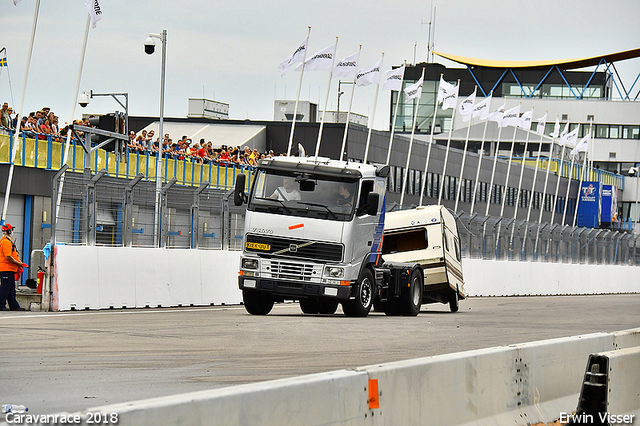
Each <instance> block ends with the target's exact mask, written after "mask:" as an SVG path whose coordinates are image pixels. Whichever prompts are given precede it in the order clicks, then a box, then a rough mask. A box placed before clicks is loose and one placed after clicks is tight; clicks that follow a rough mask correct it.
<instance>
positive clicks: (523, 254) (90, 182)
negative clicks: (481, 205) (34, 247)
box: [53, 173, 640, 265]
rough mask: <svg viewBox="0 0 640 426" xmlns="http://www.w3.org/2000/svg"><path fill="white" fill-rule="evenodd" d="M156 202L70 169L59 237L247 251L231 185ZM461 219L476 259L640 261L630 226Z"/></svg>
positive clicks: (144, 191) (165, 194)
mask: <svg viewBox="0 0 640 426" xmlns="http://www.w3.org/2000/svg"><path fill="white" fill-rule="evenodd" d="M54 187H56V188H57V185H54ZM53 199H54V200H55V199H56V197H55V194H54V197H53ZM157 203H158V201H157V189H156V187H155V183H154V182H150V181H145V180H143V177H142V176H139V177H138V178H136V179H133V180H131V179H120V178H114V177H110V176H106V175H103V176H101V175H100V174H96V175H92V176H91V175H89V176H86V175H82V174H78V173H67V174H66V176H65V181H64V187H63V192H62V197H61V203H60V208H59V211H58V220H57V222H56V224H55V232H54V235H55V242H56V243H63V244H73V245H103V246H116V247H117V246H133V247H158V246H160V247H166V248H170V249H171V248H178V249H189V248H198V249H205V250H206V249H209V250H221V249H229V250H242V238H243V231H244V213H245V207H244V206H241V207H236V206H234V205H233V202H232V193H231V191H228V190H224V189H211V188H210V187H208V186H206V185H204V184H203V185H202V186H201V187H200V188H196V187H192V186H182V185H178V184H176V182H175V180H172V181H169V182H167V183H165V184H164V185H163V187H162V190H161V191H160V201H159V203H160V220H159V221H158V220H157V218H156V216H157V215H156V211H157V209H158V206H157ZM457 220H458V232H459V234H460V241H461V246H462V253H463V256H464V257H468V258H472V259H484V260H508V261H525V262H552V263H578V264H594V265H640V237H639V236H638V235H637V234H632V233H631V232H629V231H623V230H612V229H591V228H579V227H570V226H560V225H559V224H549V223H543V224H539V223H537V222H527V221H524V220H513V219H507V218H504V217H503V218H501V217H495V216H477V215H474V216H472V217H471V216H469V215H465V214H462V215H461V216H459V217H458V219H457ZM158 235H160V243H158V241H157V238H158Z"/></svg>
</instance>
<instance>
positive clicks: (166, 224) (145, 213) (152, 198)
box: [52, 173, 244, 250]
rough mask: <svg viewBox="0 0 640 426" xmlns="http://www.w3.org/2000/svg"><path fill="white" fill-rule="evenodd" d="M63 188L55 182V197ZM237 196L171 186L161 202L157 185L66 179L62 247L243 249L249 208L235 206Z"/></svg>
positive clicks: (59, 227)
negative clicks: (246, 209)
mask: <svg viewBox="0 0 640 426" xmlns="http://www.w3.org/2000/svg"><path fill="white" fill-rule="evenodd" d="M57 188H58V184H57V183H56V182H55V181H54V195H53V197H52V200H54V203H55V200H57V196H56V194H55V192H56V191H55V190H57ZM230 196H231V192H230V191H227V190H224V189H211V188H209V187H208V186H207V185H205V184H203V185H202V186H201V187H200V188H195V187H192V186H182V185H177V184H176V183H175V181H174V180H172V181H169V182H167V183H165V184H164V185H163V187H162V189H161V191H160V197H159V205H160V207H159V209H160V215H159V218H160V219H159V220H158V218H157V216H158V215H157V213H156V212H157V210H158V191H157V188H156V186H155V183H154V182H149V181H144V180H143V178H142V176H140V177H139V178H136V179H133V180H131V179H119V178H113V177H109V176H106V175H103V176H100V175H99V174H96V175H93V176H85V175H83V174H78V173H67V174H66V175H65V177H64V184H63V190H62V196H61V197H60V198H61V199H60V206H59V209H58V217H57V221H56V224H55V229H54V236H55V237H54V238H55V243H56V244H69V245H101V246H114V247H118V246H122V247H124V246H132V247H158V235H159V236H160V237H159V239H160V243H159V245H160V246H161V247H166V248H179V249H188V248H199V249H212V250H220V249H223V248H228V249H230V250H241V249H242V233H243V230H244V207H243V206H241V207H236V206H234V205H233V202H232V201H230V198H231V197H230Z"/></svg>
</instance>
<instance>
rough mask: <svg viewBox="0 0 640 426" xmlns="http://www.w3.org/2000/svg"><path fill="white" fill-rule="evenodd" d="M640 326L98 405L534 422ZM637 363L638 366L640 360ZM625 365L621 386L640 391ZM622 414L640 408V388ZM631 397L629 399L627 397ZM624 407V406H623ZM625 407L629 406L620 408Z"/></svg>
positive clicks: (415, 421)
mask: <svg viewBox="0 0 640 426" xmlns="http://www.w3.org/2000/svg"><path fill="white" fill-rule="evenodd" d="M638 345H640V329H634V330H627V331H622V332H616V333H596V334H590V335H584V336H575V337H569V338H562V339H553V340H547V341H541V342H533V343H525V344H519V345H511V346H505V347H499V348H491V349H480V350H475V351H469V352H462V353H457V354H449V355H439V356H434V357H427V358H421V359H415V360H407V361H399V362H393V363H388V364H382V365H373V366H368V367H361V368H357V369H354V370H338V371H333V372H328V373H321V374H313V375H308V376H302V377H294V378H288V379H281V380H274V381H268V382H261V383H252V384H247V385H240V386H230V387H227V388H222V389H214V390H208V391H201V392H194V393H187V394H182V395H175V396H169V397H162V398H155V399H149V400H145V401H137V402H129V403H122V404H115V405H109V406H102V407H96V408H91V409H89V410H87V412H85V413H76V414H78V415H79V416H81V417H82V418H84V419H87V416H88V414H87V413H96V412H99V413H106V414H108V413H117V416H118V424H119V425H121V426H127V425H136V426H145V425H177V424H180V425H210V424H220V425H228V426H235V425H238V426H240V425H243V426H244V425H262V426H268V425H274V426H276V425H277V426H281V425H305V426H315V425H317V426H320V425H323V426H324V425H353V426H355V425H377V426H383V425H403V426H412V425H436V426H442V425H469V426H470V425H477V426H484V425H486V426H489V425H492V426H496V425H497V426H501V425H505V426H507V425H509V426H511V425H525V424H538V422H542V423H543V424H547V423H549V422H553V421H555V420H557V419H558V418H560V417H561V416H562V415H563V414H568V413H572V412H574V411H575V410H576V407H577V406H578V400H579V396H580V390H581V386H582V382H583V378H584V373H585V366H586V365H587V360H588V357H589V355H590V354H593V353H597V352H603V351H613V350H620V349H622V351H619V352H623V351H624V349H626V348H632V347H637V346H638ZM632 364H633V363H632ZM634 365H635V364H633V365H629V368H624V371H622V368H621V367H620V366H619V365H618V364H616V366H617V368H619V369H621V374H619V375H617V376H616V377H614V376H612V379H615V380H616V381H617V382H616V383H613V382H611V383H610V384H609V386H611V388H612V389H616V388H622V389H625V388H626V389H632V387H633V386H634V385H637V383H638V381H639V380H640V370H638V369H633V368H632V367H633V366H634ZM618 399H619V401H618V404H617V407H619V408H612V409H611V410H612V411H610V413H611V414H614V415H622V414H627V413H638V412H640V411H639V407H638V403H640V401H639V400H638V399H637V398H635V392H626V393H621V394H619V398H618ZM620 399H622V401H620ZM614 409H615V411H613V410H614ZM618 410H620V411H618Z"/></svg>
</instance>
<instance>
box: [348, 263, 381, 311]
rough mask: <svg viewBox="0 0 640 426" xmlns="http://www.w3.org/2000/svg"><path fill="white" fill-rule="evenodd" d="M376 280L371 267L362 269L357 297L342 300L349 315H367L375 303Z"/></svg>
mask: <svg viewBox="0 0 640 426" xmlns="http://www.w3.org/2000/svg"><path fill="white" fill-rule="evenodd" d="M374 292H375V282H374V281H373V275H372V274H371V271H370V270H369V269H365V270H363V271H362V274H361V275H360V278H359V279H358V288H357V293H356V297H355V299H353V300H347V301H345V302H342V310H343V311H344V314H345V315H346V316H348V317H366V316H367V315H369V312H370V311H371V306H372V305H373V296H374Z"/></svg>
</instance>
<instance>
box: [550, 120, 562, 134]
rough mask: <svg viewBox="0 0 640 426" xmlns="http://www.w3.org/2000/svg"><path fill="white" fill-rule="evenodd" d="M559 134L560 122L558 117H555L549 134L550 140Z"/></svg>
mask: <svg viewBox="0 0 640 426" xmlns="http://www.w3.org/2000/svg"><path fill="white" fill-rule="evenodd" d="M559 134H560V121H559V120H558V116H557V115H556V124H555V125H554V126H553V132H552V133H551V137H552V138H557V137H558V135H559Z"/></svg>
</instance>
